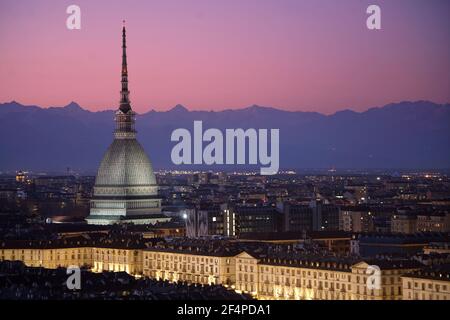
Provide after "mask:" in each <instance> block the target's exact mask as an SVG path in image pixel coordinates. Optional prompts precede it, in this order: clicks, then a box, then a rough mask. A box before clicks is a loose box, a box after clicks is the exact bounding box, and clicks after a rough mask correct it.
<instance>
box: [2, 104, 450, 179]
mask: <svg viewBox="0 0 450 320" xmlns="http://www.w3.org/2000/svg"><path fill="white" fill-rule="evenodd" d="M113 117H114V111H102V112H91V111H87V110H84V109H83V108H82V107H80V106H79V105H78V104H77V103H75V102H71V103H70V104H69V105H67V106H65V107H61V108H47V109H43V108H40V107H38V106H23V105H21V104H19V103H17V102H11V103H4V104H0V148H1V150H0V171H2V170H3V171H4V170H17V169H27V170H64V169H65V168H66V167H71V168H73V169H75V170H81V171H91V172H95V170H96V168H97V167H98V165H99V162H100V160H101V157H102V155H103V153H104V152H105V150H106V148H107V147H108V145H109V144H110V143H111V141H112V139H113V136H112V131H113V127H114V122H113ZM194 120H202V121H203V127H204V130H205V129H206V128H209V127H214V128H219V129H225V128H244V129H246V128H255V129H259V128H267V129H270V128H279V129H280V167H281V168H330V167H332V166H335V167H336V168H355V169H358V168H417V169H419V168H449V167H450V148H449V145H450V105H448V104H447V105H439V104H435V103H432V102H428V101H418V102H401V103H395V104H389V105H386V106H384V107H380V108H372V109H369V110H367V111H366V112H361V113H360V112H354V111H350V110H345V111H340V112H337V113H335V114H333V115H329V116H326V115H323V114H320V113H316V112H290V111H283V110H279V109H274V108H268V107H261V106H251V107H248V108H244V109H240V110H224V111H219V112H211V111H189V110H187V109H186V108H185V107H183V106H181V105H177V106H175V107H174V108H173V109H171V110H169V111H166V112H158V111H153V110H152V111H150V112H147V113H144V114H141V115H138V116H137V129H138V131H139V134H138V139H139V141H140V142H141V143H142V145H143V146H144V148H145V149H146V151H147V152H148V153H149V155H150V158H151V160H152V162H153V164H154V166H155V167H156V168H170V167H174V166H173V165H172V162H171V160H170V152H171V149H172V147H173V145H174V143H172V142H171V141H170V135H171V133H172V131H173V130H174V129H176V128H187V129H189V130H191V131H192V127H193V121H194ZM258 168H259V166H258Z"/></svg>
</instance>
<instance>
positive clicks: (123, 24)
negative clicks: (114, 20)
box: [122, 20, 126, 28]
mask: <svg viewBox="0 0 450 320" xmlns="http://www.w3.org/2000/svg"><path fill="white" fill-rule="evenodd" d="M125 22H126V21H125V20H122V26H123V27H124V28H125Z"/></svg>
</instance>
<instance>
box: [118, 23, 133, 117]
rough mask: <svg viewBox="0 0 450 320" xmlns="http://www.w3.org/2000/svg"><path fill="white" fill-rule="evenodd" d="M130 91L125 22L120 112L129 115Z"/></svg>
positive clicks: (123, 29) (123, 28)
mask: <svg viewBox="0 0 450 320" xmlns="http://www.w3.org/2000/svg"><path fill="white" fill-rule="evenodd" d="M129 96H130V91H128V67H127V34H126V29H125V20H123V27H122V90H121V91H120V107H119V109H120V111H122V112H123V113H127V112H128V111H130V110H131V105H130V97H129Z"/></svg>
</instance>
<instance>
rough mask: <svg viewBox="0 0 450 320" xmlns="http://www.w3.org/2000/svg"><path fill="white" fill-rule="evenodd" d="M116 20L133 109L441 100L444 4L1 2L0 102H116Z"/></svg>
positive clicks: (447, 6) (448, 44) (449, 15)
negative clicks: (73, 22)
mask: <svg viewBox="0 0 450 320" xmlns="http://www.w3.org/2000/svg"><path fill="white" fill-rule="evenodd" d="M70 4H77V5H79V6H80V7H81V12H82V22H81V27H82V29H81V30H68V29H67V28H66V25H65V23H66V18H67V16H68V15H67V14H66V12H65V11H66V8H67V6H68V5H70ZM369 4H378V5H380V6H381V9H382V30H381V31H370V30H368V29H367V28H366V18H367V14H366V8H367V7H368V5H369ZM123 19H126V20H127V31H128V60H129V68H128V70H129V77H130V90H131V101H132V105H133V108H134V109H135V110H136V111H138V112H144V111H148V110H150V109H152V108H153V109H156V110H167V109H169V108H171V107H173V106H174V105H175V104H177V103H181V104H183V105H185V106H186V107H188V108H189V109H196V110H200V109H201V110H221V109H225V108H242V107H246V106H249V105H252V104H259V105H264V106H273V107H278V108H282V109H287V110H302V111H318V112H323V113H333V112H335V111H336V110H341V109H347V108H348V109H354V110H361V111H362V110H366V109H367V108H369V107H372V106H381V105H384V104H387V103H390V102H397V101H401V100H422V99H424V100H425V99H426V100H432V101H435V102H439V103H446V102H449V101H450V89H449V88H450V41H449V39H450V1H448V0H395V1H392V0H390V1H380V0H370V1H367V0H346V1H340V0H339V1H337V0H336V1H331V0H292V1H291V0H220V1H219V0H179V1H174V0H161V1H148V0H146V1H144V0H142V1H138V0H134V1H111V0H108V1H106V0H105V1H99V0H96V1H94V0H88V1H85V0H71V1H61V0H36V1H25V0H0V39H1V50H0V65H1V72H0V87H1V90H0V102H6V101H11V100H16V101H19V102H21V103H24V104H36V105H41V106H62V105H65V104H67V103H68V102H70V101H72V100H74V101H77V102H78V103H80V104H81V105H82V106H83V107H86V108H89V109H90V110H102V109H111V108H115V107H117V106H118V100H119V90H120V63H121V48H120V46H121V38H120V37H121V26H122V20H123Z"/></svg>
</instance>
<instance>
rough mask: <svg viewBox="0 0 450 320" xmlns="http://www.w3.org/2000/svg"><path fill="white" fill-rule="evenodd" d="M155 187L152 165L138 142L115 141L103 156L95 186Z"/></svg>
mask: <svg viewBox="0 0 450 320" xmlns="http://www.w3.org/2000/svg"><path fill="white" fill-rule="evenodd" d="M155 185H156V180H155V175H154V173H153V168H152V165H151V163H150V160H149V158H148V157H147V155H146V154H145V151H144V149H143V148H142V146H141V145H140V144H139V142H138V141H137V140H136V139H115V140H114V141H113V143H112V144H111V145H110V146H109V148H108V150H107V151H106V153H105V155H104V156H103V160H102V162H101V164H100V168H99V169H98V173H97V178H96V180H95V186H96V187H101V186H105V187H106V186H123V187H143V186H155ZM151 194H152V195H155V194H156V193H151Z"/></svg>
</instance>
